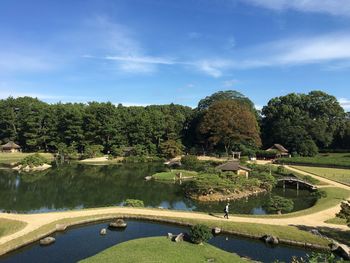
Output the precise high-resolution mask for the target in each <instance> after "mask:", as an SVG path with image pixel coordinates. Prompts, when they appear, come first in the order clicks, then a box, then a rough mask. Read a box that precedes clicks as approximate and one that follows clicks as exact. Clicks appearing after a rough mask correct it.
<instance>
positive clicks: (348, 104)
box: [338, 98, 350, 111]
mask: <svg viewBox="0 0 350 263" xmlns="http://www.w3.org/2000/svg"><path fill="white" fill-rule="evenodd" d="M338 101H339V103H340V105H341V106H342V107H343V108H344V110H346V111H350V99H346V98H340V99H338Z"/></svg>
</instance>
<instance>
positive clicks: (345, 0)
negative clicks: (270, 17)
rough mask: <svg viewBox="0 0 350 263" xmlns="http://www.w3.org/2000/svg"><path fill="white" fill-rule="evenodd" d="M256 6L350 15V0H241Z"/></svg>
mask: <svg viewBox="0 0 350 263" xmlns="http://www.w3.org/2000/svg"><path fill="white" fill-rule="evenodd" d="M240 1H241V2H244V3H251V4H253V5H256V6H260V7H264V8H268V9H272V10H277V11H283V10H288V9H291V10H297V11H301V12H314V13H326V14H331V15H342V16H350V1H349V0H240Z"/></svg>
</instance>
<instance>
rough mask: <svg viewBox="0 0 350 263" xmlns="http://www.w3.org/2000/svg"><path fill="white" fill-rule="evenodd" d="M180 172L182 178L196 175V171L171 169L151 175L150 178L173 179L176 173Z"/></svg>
mask: <svg viewBox="0 0 350 263" xmlns="http://www.w3.org/2000/svg"><path fill="white" fill-rule="evenodd" d="M178 173H182V178H193V177H196V176H197V172H194V171H187V170H171V171H169V172H161V173H156V174H154V175H152V178H153V179H155V180H159V181H173V180H174V178H176V174H178Z"/></svg>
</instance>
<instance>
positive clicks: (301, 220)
mask: <svg viewBox="0 0 350 263" xmlns="http://www.w3.org/2000/svg"><path fill="white" fill-rule="evenodd" d="M286 168H287V169H290V170H292V171H296V172H298V173H302V174H304V175H309V176H312V177H314V178H317V179H318V180H320V181H323V182H325V183H327V184H329V186H335V187H339V188H343V189H347V190H349V191H350V187H349V186H346V185H343V184H340V183H337V182H333V181H331V180H329V179H325V178H322V177H319V176H316V175H313V174H309V173H307V172H303V171H300V170H297V169H295V168H292V167H288V166H286ZM339 210H340V204H338V205H336V206H334V207H331V208H328V209H326V210H323V211H320V212H316V213H312V214H308V215H300V216H295V217H290V218H278V217H274V218H266V217H260V218H259V217H246V216H245V217H243V216H242V217H240V216H231V217H230V219H228V220H227V219H223V218H222V217H215V216H211V215H208V214H205V213H195V212H184V211H173V210H165V209H146V208H142V209H141V208H137V209H135V208H126V207H108V208H96V209H85V210H74V211H64V212H50V213H43V214H5V213H0V218H6V219H13V220H19V221H23V222H26V223H27V225H26V226H25V227H24V228H23V229H21V230H20V231H18V232H16V233H13V234H11V235H8V236H4V237H2V238H0V245H1V244H4V243H6V242H8V241H11V240H13V239H16V238H18V237H21V236H23V235H26V234H28V233H30V232H32V231H34V230H36V229H38V228H40V227H42V226H44V225H47V224H50V223H54V222H56V221H58V220H61V219H67V218H78V217H84V216H101V215H107V214H121V215H130V216H146V217H147V216H154V217H171V218H182V219H203V220H225V221H226V222H230V221H231V222H245V223H258V224H268V225H282V226H287V225H303V226H309V227H330V228H336V229H340V230H349V228H348V227H347V226H345V225H334V224H328V223H325V222H324V221H326V220H327V219H330V218H333V217H335V214H336V213H337V212H339Z"/></svg>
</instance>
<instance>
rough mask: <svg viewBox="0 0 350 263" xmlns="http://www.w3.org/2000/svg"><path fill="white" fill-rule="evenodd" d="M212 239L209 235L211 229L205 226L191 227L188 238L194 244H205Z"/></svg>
mask: <svg viewBox="0 0 350 263" xmlns="http://www.w3.org/2000/svg"><path fill="white" fill-rule="evenodd" d="M212 237H213V234H212V233H211V229H210V228H209V227H208V226H206V225H202V224H197V225H194V226H192V227H191V230H190V238H191V241H192V242H193V243H195V244H200V243H202V242H207V241H208V240H209V239H211V238H212Z"/></svg>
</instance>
